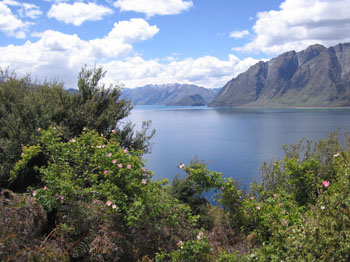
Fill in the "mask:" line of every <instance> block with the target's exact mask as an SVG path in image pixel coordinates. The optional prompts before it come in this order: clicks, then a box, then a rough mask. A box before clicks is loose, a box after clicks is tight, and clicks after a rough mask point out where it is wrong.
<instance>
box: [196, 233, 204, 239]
mask: <svg viewBox="0 0 350 262" xmlns="http://www.w3.org/2000/svg"><path fill="white" fill-rule="evenodd" d="M202 237H203V232H199V233H198V235H197V239H198V240H201V239H202Z"/></svg>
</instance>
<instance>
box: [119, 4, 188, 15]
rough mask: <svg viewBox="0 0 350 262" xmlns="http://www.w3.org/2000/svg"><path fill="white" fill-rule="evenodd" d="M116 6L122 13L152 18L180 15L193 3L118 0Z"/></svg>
mask: <svg viewBox="0 0 350 262" xmlns="http://www.w3.org/2000/svg"><path fill="white" fill-rule="evenodd" d="M114 6H115V7H118V8H120V10H121V11H134V12H138V13H144V14H146V15H147V16H148V17H151V16H154V15H172V14H179V13H181V12H182V11H185V10H188V9H189V8H191V7H192V6H193V3H192V1H184V0H118V1H117V2H115V3H114Z"/></svg>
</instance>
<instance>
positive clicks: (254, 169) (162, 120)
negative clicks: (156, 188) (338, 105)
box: [129, 106, 350, 185]
mask: <svg viewBox="0 0 350 262" xmlns="http://www.w3.org/2000/svg"><path fill="white" fill-rule="evenodd" d="M129 119H130V120H131V121H132V122H134V123H135V124H136V125H137V126H140V125H141V123H142V121H145V120H152V128H154V129H156V131H157V133H156V135H155V137H154V138H153V139H152V142H153V143H154V144H153V146H152V152H151V154H147V155H145V156H144V157H145V159H147V167H148V168H149V169H150V170H152V171H153V172H154V178H156V179H161V178H169V179H172V178H173V177H174V176H175V175H176V174H178V173H180V172H181V171H180V170H179V169H178V168H177V166H178V165H179V163H185V164H188V163H189V162H190V161H191V160H193V159H194V158H198V159H199V160H203V161H205V162H206V163H207V165H208V169H210V170H215V171H219V172H222V173H223V175H224V176H225V177H229V176H231V177H232V178H233V179H235V180H236V181H238V182H239V183H240V185H249V183H250V182H252V181H253V179H254V177H256V178H257V180H259V179H260V173H259V168H260V166H261V165H262V164H263V162H264V161H267V162H269V161H270V160H272V159H275V160H277V159H279V158H282V157H283V150H282V144H292V143H296V142H298V141H299V140H300V139H301V138H306V139H311V140H313V141H316V140H319V139H322V138H325V137H327V135H328V134H329V132H330V131H335V130H336V129H338V128H339V129H340V133H341V134H343V133H344V132H345V131H350V109H265V108H264V109H253V108H208V107H166V106H137V107H135V108H134V109H133V110H132V113H131V115H130V117H129Z"/></svg>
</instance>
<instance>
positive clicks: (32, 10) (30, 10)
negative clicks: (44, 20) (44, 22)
mask: <svg viewBox="0 0 350 262" xmlns="http://www.w3.org/2000/svg"><path fill="white" fill-rule="evenodd" d="M2 2H3V3H4V4H5V5H11V6H15V7H19V8H20V9H19V10H18V14H19V15H20V16H21V17H30V18H32V19H36V18H38V17H39V16H40V15H42V13H43V12H42V11H41V10H40V8H39V7H38V6H36V5H34V4H29V3H22V2H18V1H15V0H3V1H2Z"/></svg>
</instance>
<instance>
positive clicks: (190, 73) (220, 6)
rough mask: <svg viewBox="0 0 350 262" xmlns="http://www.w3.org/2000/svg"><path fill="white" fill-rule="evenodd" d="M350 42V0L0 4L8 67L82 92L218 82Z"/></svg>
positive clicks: (1, 52) (1, 63)
mask: <svg viewBox="0 0 350 262" xmlns="http://www.w3.org/2000/svg"><path fill="white" fill-rule="evenodd" d="M345 42H350V0H284V1H282V0H264V1H262V0H100V1H97V0H81V1H70V0H32V1H29V0H24V1H19V0H0V68H1V69H2V70H4V69H6V68H9V69H10V70H13V71H15V72H16V73H17V75H19V76H24V75H27V74H30V75H31V78H32V79H34V80H36V81H39V82H43V81H52V80H58V81H62V82H64V85H65V88H77V78H78V73H79V71H80V70H81V68H82V67H83V66H84V65H86V66H87V67H88V68H93V67H94V66H98V67H100V66H101V67H103V69H104V70H105V71H107V74H106V76H105V78H104V82H105V83H106V84H109V83H111V84H113V85H118V86H121V87H124V88H134V87H138V86H144V85H147V84H168V83H189V84H195V85H199V86H203V87H206V88H220V87H222V86H224V85H225V83H227V81H229V80H231V79H232V78H233V77H236V76H237V75H238V74H240V73H242V72H244V71H246V70H247V69H248V68H249V67H250V66H252V65H253V64H255V63H257V62H258V61H260V60H263V61H266V60H268V59H271V58H273V57H276V56H277V55H278V54H281V53H283V52H287V51H290V50H296V51H300V50H302V49H305V48H306V47H308V46H309V45H312V44H316V43H318V44H322V45H324V46H326V47H330V46H334V45H336V44H338V43H345Z"/></svg>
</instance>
